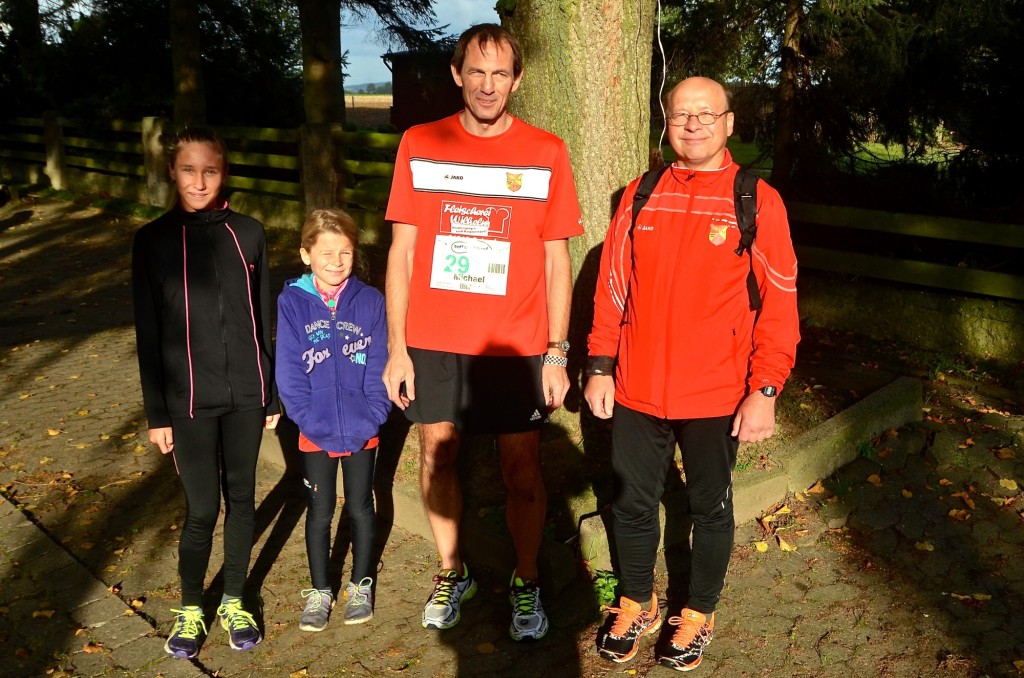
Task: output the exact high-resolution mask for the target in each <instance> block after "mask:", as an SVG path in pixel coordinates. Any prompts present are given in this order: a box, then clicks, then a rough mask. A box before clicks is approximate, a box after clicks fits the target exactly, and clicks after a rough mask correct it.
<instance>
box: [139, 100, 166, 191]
mask: <svg viewBox="0 0 1024 678" xmlns="http://www.w3.org/2000/svg"><path fill="white" fill-rule="evenodd" d="M169 126H170V121H169V120H167V118H156V117H148V118H143V119H142V156H143V166H144V167H145V168H146V202H147V203H149V204H150V205H155V206H157V207H167V205H168V204H170V196H171V178H170V176H169V175H168V173H167V156H166V154H165V153H164V145H163V143H161V141H160V137H161V136H162V135H163V133H164V130H166V129H167V128H168V127H169Z"/></svg>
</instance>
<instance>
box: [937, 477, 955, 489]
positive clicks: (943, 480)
mask: <svg viewBox="0 0 1024 678" xmlns="http://www.w3.org/2000/svg"><path fill="white" fill-rule="evenodd" d="M952 484H953V481H952V480H950V479H949V478H939V485H942V486H943V487H947V486H949V485H952Z"/></svg>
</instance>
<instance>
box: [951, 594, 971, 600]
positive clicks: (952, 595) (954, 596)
mask: <svg viewBox="0 0 1024 678" xmlns="http://www.w3.org/2000/svg"><path fill="white" fill-rule="evenodd" d="M949 597H950V598H955V599H956V600H973V599H972V598H971V597H970V596H965V595H964V594H962V593H950V594H949Z"/></svg>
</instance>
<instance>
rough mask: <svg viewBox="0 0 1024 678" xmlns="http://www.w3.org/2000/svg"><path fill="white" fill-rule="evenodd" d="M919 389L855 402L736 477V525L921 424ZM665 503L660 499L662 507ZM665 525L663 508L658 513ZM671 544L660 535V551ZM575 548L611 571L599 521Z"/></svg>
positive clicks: (888, 389) (668, 536)
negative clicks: (885, 437)
mask: <svg viewBox="0 0 1024 678" xmlns="http://www.w3.org/2000/svg"><path fill="white" fill-rule="evenodd" d="M923 392H924V387H923V386H922V384H921V382H920V381H919V380H918V379H914V378H912V377H900V378H899V379H896V380H895V381H893V382H891V383H889V384H888V385H886V386H883V387H882V388H880V389H878V390H877V391H875V392H874V393H872V394H871V395H869V396H867V397H866V398H864V399H863V400H861V401H860V402H858V403H856V404H854V405H853V406H851V407H850V408H848V409H846V410H844V411H842V412H840V413H839V414H837V415H836V416H834V417H832V418H831V419H829V420H828V421H826V422H823V423H822V424H819V425H818V426H816V427H814V428H813V429H811V430H810V431H807V432H806V433H804V434H803V435H801V436H799V437H798V438H797V439H796V440H794V441H793V442H792V443H791V444H790V445H789V446H788V447H787V448H786V449H784V450H782V451H781V453H779V454H778V455H777V457H776V459H777V461H779V462H780V465H779V466H778V467H776V468H773V469H771V470H769V471H763V472H755V473H742V474H740V475H738V476H737V477H736V479H735V481H734V483H733V491H734V495H733V506H734V511H735V516H736V522H737V524H740V523H745V522H747V521H748V520H753V519H755V518H757V517H758V516H760V515H761V514H762V513H763V512H764V511H765V510H767V509H768V508H769V507H771V506H772V505H774V504H775V503H777V502H779V501H781V500H782V499H784V498H785V496H786V494H787V493H789V492H802V491H804V490H806V489H807V488H808V487H810V486H811V485H813V484H814V483H815V482H817V481H818V480H821V479H823V478H827V477H828V476H830V475H832V473H834V472H835V471H837V470H838V469H840V468H842V467H843V466H845V465H846V464H848V463H850V462H851V461H853V460H854V459H856V458H857V456H858V455H859V454H860V452H859V447H860V446H861V445H862V444H863V443H865V442H867V441H870V440H871V438H872V437H873V436H875V435H877V434H879V433H882V432H883V431H888V430H889V429H893V428H899V427H900V426H903V425H904V424H906V423H908V422H911V421H919V420H920V419H921V408H922V405H923V398H924V396H923ZM669 499H670V498H669V497H667V496H666V501H668V500H669ZM660 510H661V521H662V524H663V525H664V523H665V508H664V506H662V507H661V509H660ZM673 543H675V541H674V540H673V533H671V532H666V533H665V536H664V537H663V545H666V546H670V545H672V544H673ZM580 547H581V549H582V551H583V553H584V554H586V556H587V561H588V562H589V563H590V568H591V570H592V571H593V570H597V569H611V558H610V555H609V548H608V536H607V533H606V531H605V522H604V520H603V519H602V516H600V515H593V516H589V517H587V518H586V519H585V520H583V521H582V522H581V526H580Z"/></svg>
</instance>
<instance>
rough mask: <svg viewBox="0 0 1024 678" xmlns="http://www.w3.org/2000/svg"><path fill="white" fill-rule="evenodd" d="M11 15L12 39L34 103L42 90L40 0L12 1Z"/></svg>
mask: <svg viewBox="0 0 1024 678" xmlns="http://www.w3.org/2000/svg"><path fill="white" fill-rule="evenodd" d="M7 5H8V17H9V20H10V22H11V33H10V36H11V41H12V42H13V43H14V44H15V46H16V47H17V54H18V62H19V63H20V66H21V68H20V70H21V74H22V78H23V81H24V88H25V93H26V94H27V95H28V102H27V103H30V104H31V105H38V104H39V102H38V101H37V100H36V99H37V97H38V96H39V95H41V94H42V93H43V92H42V89H43V88H42V82H41V77H40V76H41V75H42V58H41V57H42V51H43V30H42V26H41V24H40V20H39V3H38V2H37V0H9V2H8V3H7Z"/></svg>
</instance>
